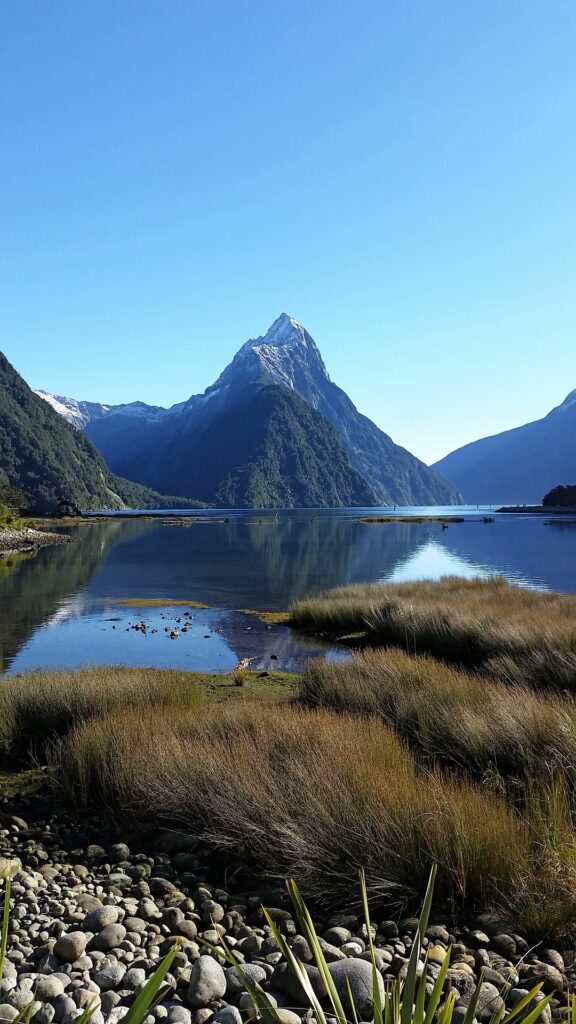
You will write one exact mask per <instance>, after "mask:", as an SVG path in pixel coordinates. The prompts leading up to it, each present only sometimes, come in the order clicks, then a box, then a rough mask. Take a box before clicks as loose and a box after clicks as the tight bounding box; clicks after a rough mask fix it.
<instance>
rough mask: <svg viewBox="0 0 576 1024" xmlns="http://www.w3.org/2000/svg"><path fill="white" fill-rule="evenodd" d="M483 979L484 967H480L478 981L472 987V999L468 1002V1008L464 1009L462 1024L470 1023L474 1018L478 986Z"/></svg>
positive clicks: (478, 993)
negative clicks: (473, 987)
mask: <svg viewBox="0 0 576 1024" xmlns="http://www.w3.org/2000/svg"><path fill="white" fill-rule="evenodd" d="M483 981H484V968H482V970H481V971H480V977H479V978H478V983H477V985H476V988H475V989H474V993H473V995H472V999H471V1000H470V1002H469V1004H468V1009H467V1010H466V1014H465V1016H464V1021H463V1024H472V1022H473V1020H474V1015H475V1013H476V1007H477V1005H478V999H479V998H480V986H481V985H482V982H483Z"/></svg>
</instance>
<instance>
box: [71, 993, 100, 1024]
mask: <svg viewBox="0 0 576 1024" xmlns="http://www.w3.org/2000/svg"><path fill="white" fill-rule="evenodd" d="M97 1006H98V1000H97V999H93V1000H92V1002H90V1003H88V1006H87V1007H86V1009H85V1010H84V1013H83V1014H82V1016H81V1017H78V1018H77V1019H76V1020H75V1021H74V1024H88V1021H89V1020H90V1018H91V1017H92V1016H93V1015H94V1014H95V1013H96V1007H97Z"/></svg>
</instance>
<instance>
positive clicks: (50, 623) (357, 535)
mask: <svg viewBox="0 0 576 1024" xmlns="http://www.w3.org/2000/svg"><path fill="white" fill-rule="evenodd" d="M452 511H453V510H452ZM76 535H77V538H78V539H77V542H76V543H75V544H73V545H66V546H63V547H55V548H45V549H43V550H42V551H40V552H39V554H38V555H37V556H36V557H34V558H32V559H22V560H15V561H14V562H12V564H11V565H7V564H6V565H4V566H3V565H2V563H1V562H0V656H1V658H2V665H3V667H4V668H7V667H8V666H11V668H12V670H17V669H18V670H21V669H22V668H24V667H25V668H27V669H28V668H33V667H38V666H40V665H62V666H64V665H66V666H70V665H73V664H79V663H83V664H87V663H99V662H106V663H114V662H120V661H125V663H128V664H143V663H144V664H178V665H180V664H186V666H187V667H195V668H202V669H203V670H209V669H211V668H214V669H221V670H223V669H225V668H229V667H231V665H232V664H235V663H236V661H237V660H238V659H239V658H240V657H247V656H248V657H252V656H253V657H254V658H256V659H258V658H260V661H258V667H262V666H264V667H265V665H266V658H267V657H268V659H269V655H270V654H271V653H272V646H274V645H276V647H279V648H280V647H281V650H279V651H278V658H279V664H280V665H281V667H288V666H289V665H290V666H293V667H294V666H295V665H297V664H299V663H301V659H302V657H304V656H305V654H306V651H303V650H302V649H301V648H299V649H296V647H295V646H294V645H295V644H297V643H298V641H295V640H294V638H292V637H291V635H290V634H289V633H288V631H286V630H280V631H278V632H273V635H272V636H271V635H270V631H269V630H268V631H266V627H265V625H264V624H262V623H259V620H254V619H252V620H251V622H249V623H248V624H247V622H246V621H245V618H244V617H240V618H239V617H238V616H237V615H236V614H235V613H234V614H233V612H232V610H233V609H242V608H258V609H269V610H283V609H285V608H287V607H288V605H289V604H290V602H291V601H293V600H294V599H296V598H298V597H300V596H303V595H305V594H308V593H311V592H314V591H318V590H322V589H325V588H327V587H332V586H337V585H340V584H345V583H351V582H356V581H363V580H379V579H380V580H386V579H393V580H401V579H415V578H420V577H428V578H438V577H439V576H442V575H446V574H447V573H456V574H458V575H465V576H473V575H483V576H486V575H491V574H493V573H495V572H498V573H502V574H504V575H506V576H507V577H508V578H510V579H512V580H514V581H515V582H519V583H522V584H525V585H530V586H538V587H546V588H550V589H557V590H563V591H569V592H576V529H574V528H573V527H572V528H569V527H568V526H565V525H564V521H562V522H559V521H554V520H553V521H551V525H547V521H546V520H541V519H533V518H532V519H530V518H522V517H519V516H497V517H496V521H495V522H494V523H490V524H484V523H483V522H482V517H481V513H480V516H479V515H478V513H477V512H475V514H474V515H473V516H472V517H470V518H469V519H468V521H466V522H464V523H461V524H451V525H450V526H449V527H448V528H447V529H444V530H443V529H442V528H441V526H440V525H439V524H438V523H415V522H411V521H410V520H407V521H404V522H401V523H394V524H377V525H370V526H369V525H366V524H364V523H361V522H360V521H359V520H358V514H357V513H356V514H355V515H352V514H351V512H350V511H349V510H343V512H342V513H326V512H324V513H320V514H315V513H308V512H304V513H303V512H292V513H290V514H286V515H280V516H278V517H275V516H270V515H269V516H266V515H263V516H262V517H261V518H260V517H258V518H256V517H255V516H254V514H253V513H252V514H242V515H237V516H235V517H231V518H230V520H229V521H228V522H223V521H221V520H220V521H216V520H214V521H208V522H205V523H201V524H196V525H192V526H175V525H171V526H165V525H163V524H162V522H161V521H158V520H156V521H147V520H134V519H132V520H127V521H122V522H119V521H111V522H108V523H98V524H94V525H90V526H84V527H80V528H78V529H77V530H76ZM122 598H156V599H171V600H182V601H183V602H186V601H202V602H205V603H206V604H209V605H213V606H216V607H217V608H218V609H220V611H219V612H216V611H213V612H210V613H205V615H206V617H205V619H204V620H203V619H202V616H200V615H199V616H197V617H196V618H197V622H198V624H199V628H204V629H205V634H206V635H208V636H210V640H208V639H206V640H205V639H204V636H205V634H204V633H203V634H202V635H201V636H198V637H197V638H194V640H193V643H190V644H188V643H187V644H180V641H178V642H177V643H175V644H171V643H169V642H168V641H167V642H166V643H162V644H160V643H158V644H156V645H153V644H148V646H147V647H146V646H143V644H138V643H134V642H133V641H132V639H130V640H128V639H123V640H122V641H120V640H119V639H118V634H119V632H120V631H119V630H118V629H117V630H115V631H114V632H115V633H116V634H117V635H116V636H115V637H114V638H113V637H112V635H111V634H112V630H111V627H110V626H109V625H108V624H106V622H105V621H104V620H105V616H106V614H108V615H109V614H110V608H111V607H112V606H113V604H114V601H118V600H120V599H122ZM122 614H123V615H124V614H126V615H128V613H127V612H126V611H125V610H124V611H123V612H122ZM135 614H136V613H134V614H133V617H134V616H135ZM257 622H258V623H259V624H258V625H256V623H257ZM202 623H203V625H202ZM125 628H126V627H125V626H124V629H125ZM109 634H110V635H109ZM123 637H125V638H128V637H129V634H127V633H123ZM138 639H140V638H138ZM147 639H150V637H148V638H147ZM187 639H191V638H190V637H188V638H187ZM113 640H114V642H112V641H113ZM212 640H214V643H212ZM143 643H144V644H146V643H147V640H145V641H144V642H143ZM179 644H180V646H178V645H179ZM19 652H20V653H19ZM142 659H144V661H143V660H142ZM146 659H150V660H148V661H147V660H146ZM298 659H300V662H299V661H298Z"/></svg>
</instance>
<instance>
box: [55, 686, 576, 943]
mask: <svg viewBox="0 0 576 1024" xmlns="http://www.w3.org/2000/svg"><path fill="white" fill-rule="evenodd" d="M143 737H144V738H145V740H144V742H143ZM52 779H53V784H54V786H55V787H56V790H57V792H58V793H59V794H60V795H61V796H62V797H63V798H65V799H67V800H68V801H70V802H71V803H72V804H73V805H74V806H75V807H78V806H79V807H85V808H87V809H88V808H89V809H90V810H91V811H92V810H93V809H94V807H98V806H100V807H104V808H107V809H108V810H109V811H113V812H114V813H115V814H116V815H117V816H119V817H127V818H129V819H130V820H131V821H132V822H133V823H138V822H139V821H140V822H146V821H149V820H150V819H152V820H154V821H156V822H158V823H161V824H164V825H166V826H169V827H178V828H183V829H190V830H192V831H193V832H194V833H195V834H197V835H199V836H201V837H202V838H203V839H204V841H206V842H207V843H208V844H209V845H210V846H211V848H212V849H214V850H217V851H227V852H228V853H231V854H233V856H234V857H235V859H236V858H237V859H238V860H240V861H241V862H244V863H245V864H249V865H250V866H251V868H252V870H254V871H255V872H258V873H259V874H260V875H264V876H268V877H269V878H272V879H275V880H279V879H281V878H284V877H286V876H287V875H290V876H295V877H298V878H299V879H300V880H301V882H302V886H303V888H304V890H305V891H306V893H307V894H308V895H309V896H312V897H313V898H314V899H315V900H316V901H317V902H319V903H321V904H326V905H332V906H338V907H339V908H340V909H341V908H342V907H344V906H346V905H347V904H350V900H351V893H352V892H353V891H354V883H355V878H356V876H357V872H358V869H359V868H360V867H362V866H364V867H365V869H366V876H367V880H368V884H369V887H370V891H371V893H372V894H373V896H374V899H375V901H376V902H379V903H380V904H381V905H386V906H388V907H390V906H391V905H396V906H398V905H400V904H403V903H404V902H406V901H408V902H413V901H414V900H416V899H419V898H421V896H422V893H423V892H424V890H425V887H426V881H427V865H428V864H430V863H431V862H436V863H438V865H439V868H438V883H437V892H438V897H439V899H441V900H442V902H443V904H444V905H449V906H452V907H453V909H454V911H455V912H457V911H458V909H459V908H460V909H461V908H462V907H464V906H466V907H468V908H470V907H480V906H482V907H485V906H487V905H494V904H498V905H502V906H503V907H504V908H505V909H508V910H509V909H510V908H511V907H513V906H514V907H515V906H516V903H517V900H516V894H517V893H518V892H519V891H522V892H523V893H525V894H526V899H525V901H524V903H523V910H524V911H527V910H528V909H529V910H530V912H531V913H532V917H533V919H534V920H535V919H536V916H537V908H538V906H539V905H540V903H541V902H542V900H543V899H544V898H546V897H547V896H548V895H551V896H553V897H554V899H553V901H551V904H550V905H551V906H552V905H554V906H556V908H557V914H558V915H559V916H560V918H561V922H562V923H563V922H564V921H565V920H566V918H567V917H568V916H571V917H572V918H573V917H574V916H575V915H576V903H575V896H574V893H575V891H576V888H575V886H574V875H573V873H572V870H571V867H572V865H571V862H570V864H569V865H568V866H567V867H565V866H564V864H562V865H561V866H560V867H558V865H556V872H555V873H552V872H549V871H548V862H547V861H546V858H545V855H544V853H543V852H542V849H541V847H542V843H543V842H544V837H543V836H540V835H536V833H535V831H534V826H533V825H532V824H530V823H528V822H527V821H526V820H525V819H524V818H522V817H521V816H520V815H518V814H517V813H516V812H515V811H514V810H513V809H511V808H510V807H508V806H507V804H506V802H505V801H504V800H503V799H502V798H501V797H500V796H498V795H497V794H493V793H491V792H489V791H486V790H484V789H482V788H481V787H478V786H475V785H473V784H471V783H468V782H466V781H462V780H457V779H456V778H454V777H452V776H448V775H446V774H443V773H442V772H440V771H439V770H438V769H437V768H431V769H429V770H427V771H426V772H422V771H420V770H419V769H418V766H417V765H416V763H415V761H414V759H413V757H412V756H411V754H410V752H409V751H408V749H407V748H406V747H405V746H404V745H403V744H402V742H401V741H400V740H399V739H398V738H397V736H396V735H395V734H394V732H393V731H392V730H391V729H390V728H388V727H386V726H385V725H384V724H382V723H381V722H379V721H377V720H375V719H355V718H353V717H350V716H339V715H335V714H333V713H330V712H327V711H320V712H309V711H305V710H300V709H297V708H292V707H289V706H286V707H285V708H284V709H283V711H282V714H281V715H279V714H278V708H277V707H274V706H271V707H269V706H264V705H263V706H261V707H260V708H259V710H258V715H257V716H255V715H254V714H253V709H250V707H249V706H246V705H242V704H239V705H238V706H236V707H234V706H228V707H226V708H222V707H221V706H220V707H219V708H218V713H216V709H215V708H213V707H212V708H211V707H208V706H207V707H204V708H201V709H199V710H198V711H197V712H195V713H183V714H181V715H179V716H178V717H177V718H175V717H174V716H173V715H170V713H169V710H168V709H166V710H165V711H164V712H162V713H155V714H154V716H153V717H152V716H151V715H150V713H149V712H146V711H138V712H135V711H124V712H122V713H117V714H114V715H113V716H109V717H108V718H102V719H99V720H95V721H91V722H90V723H89V724H88V725H80V726H78V727H77V728H75V729H73V730H72V732H71V733H70V734H69V735H68V736H67V737H66V738H65V739H64V740H62V741H61V742H60V743H59V745H58V747H57V749H56V751H55V752H54V756H53V759H52ZM536 848H537V849H538V859H537V860H536V858H535V850H536ZM529 893H532V903H531V904H529V905H528V894H529ZM558 924H559V921H558V920H556V921H555V926H558Z"/></svg>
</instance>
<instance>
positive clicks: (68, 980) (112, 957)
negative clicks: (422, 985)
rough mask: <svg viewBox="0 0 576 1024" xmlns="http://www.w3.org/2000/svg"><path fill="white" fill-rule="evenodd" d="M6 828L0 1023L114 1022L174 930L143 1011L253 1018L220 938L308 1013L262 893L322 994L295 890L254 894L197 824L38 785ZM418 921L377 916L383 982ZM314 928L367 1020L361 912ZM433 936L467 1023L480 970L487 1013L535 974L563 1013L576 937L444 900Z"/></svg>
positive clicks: (251, 972) (294, 1017)
mask: <svg viewBox="0 0 576 1024" xmlns="http://www.w3.org/2000/svg"><path fill="white" fill-rule="evenodd" d="M0 826H1V827H0V855H1V856H2V857H4V858H7V859H14V858H16V859H17V861H18V862H19V864H18V865H17V867H18V870H17V873H16V874H15V877H14V879H13V883H12V896H13V907H12V910H11V925H10V936H9V944H8V953H7V960H6V962H5V967H4V976H3V978H2V981H1V983H0V988H1V1005H0V1021H6V1022H10V1021H12V1020H14V1019H15V1018H16V1016H17V1015H18V1013H19V1012H20V1011H21V1010H22V1008H23V1007H28V1006H30V1004H32V1018H31V1019H32V1021H33V1022H34V1024H52V1022H53V1021H54V1022H56V1024H73V1022H74V1021H75V1020H76V1019H78V1018H79V1017H80V1016H81V1015H82V1013H83V1011H84V1010H85V1008H86V1007H87V1006H88V1005H90V1004H93V1003H95V1005H96V1007H97V1008H96V1010H95V1012H94V1015H93V1017H92V1020H93V1021H94V1022H95V1024H104V1022H111V1024H116V1022H118V1021H120V1020H121V1019H122V1018H123V1017H124V1016H126V1014H127V1013H128V1010H129V1007H130V1005H131V1003H132V1002H133V1000H134V998H135V996H136V995H137V993H138V992H140V991H141V990H142V988H143V986H144V984H145V983H146V981H147V979H148V978H149V977H150V976H151V975H152V973H153V972H154V971H155V969H156V968H157V967H158V965H159V963H160V961H161V959H162V958H163V956H164V955H165V954H166V953H167V952H168V951H169V950H170V949H171V948H172V947H173V946H174V944H175V943H176V944H177V945H178V946H179V950H178V952H177V954H176V957H175V960H174V962H173V965H172V969H171V971H170V973H169V974H168V975H167V977H166V979H165V983H164V985H163V988H162V989H161V991H160V993H159V997H158V1000H157V1004H156V1005H155V1006H154V1008H153V1009H152V1011H151V1012H150V1014H149V1016H148V1018H147V1024H155V1022H163V1021H166V1024H208V1022H209V1021H213V1022H214V1024H241V1021H243V1020H244V1021H245V1020H250V1019H252V1018H253V1017H254V1016H255V1011H254V1006H253V1004H252V1000H251V997H250V996H249V995H248V994H247V992H246V991H245V989H244V985H243V983H242V980H241V978H240V976H239V974H238V972H237V971H236V970H235V969H234V968H233V967H231V966H228V965H227V963H226V961H225V959H224V957H223V956H219V955H218V954H217V952H216V951H215V950H214V948H213V947H216V949H218V947H219V946H220V943H221V941H222V938H224V939H225V942H226V944H227V946H228V947H229V948H230V949H232V950H233V952H234V955H235V956H236V958H237V960H238V962H239V963H240V964H241V965H242V970H243V971H244V972H245V973H246V974H247V976H248V977H249V978H250V979H251V980H252V981H253V982H259V983H260V984H261V985H262V987H263V988H264V990H265V991H266V992H267V993H268V996H269V998H270V999H271V1001H272V1002H273V1004H275V1005H276V1006H277V1007H278V1011H279V1014H280V1017H281V1019H282V1021H283V1022H284V1024H298V1022H299V1021H300V1020H303V1019H306V1020H311V1019H312V1018H313V1013H312V1011H311V1010H310V1009H309V1002H308V1000H307V998H306V996H305V994H304V992H303V990H302V988H301V985H300V983H299V982H298V981H297V980H296V978H295V976H294V975H293V973H292V970H291V968H290V967H289V965H288V964H287V963H286V962H285V959H284V957H283V955H282V953H281V952H280V950H279V949H278V946H277V944H276V941H275V939H274V937H273V935H272V932H271V929H270V927H269V926H267V925H266V924H265V921H264V917H263V913H262V909H261V902H260V897H261V896H262V897H264V898H265V901H266V906H267V907H268V909H269V913H270V915H271V917H272V919H273V920H274V921H275V922H276V924H277V925H278V926H279V928H280V931H281V932H282V933H283V935H284V936H285V937H286V938H287V940H288V943H289V945H290V946H291V947H292V950H293V952H294V953H295V954H296V955H297V956H298V958H299V959H300V960H301V961H302V962H303V963H304V964H306V965H307V966H306V971H307V973H308V975H309V977H310V980H311V982H312V985H313V987H314V990H315V992H316V993H317V995H318V997H319V998H320V999H321V1000H323V999H324V997H325V988H324V985H323V982H322V980H321V978H320V975H319V972H318V970H317V969H316V968H315V967H314V966H313V965H312V963H311V961H312V959H313V957H312V953H311V950H310V948H309V946H308V943H307V941H306V939H305V938H304V936H303V935H302V934H300V927H299V925H298V922H297V920H296V919H295V916H294V915H293V914H292V911H291V907H290V904H289V901H288V898H287V895H286V893H284V892H283V891H278V892H274V891H273V890H270V889H267V890H266V891H265V892H260V893H259V892H257V891H256V890H255V888H254V885H253V883H252V882H250V883H248V881H247V878H246V875H243V874H242V873H241V872H240V871H239V868H240V865H239V864H235V863H234V862H233V859H231V861H230V863H229V865H228V870H224V869H223V865H222V862H221V860H220V859H218V860H217V861H216V862H215V861H214V859H213V858H211V857H210V856H209V855H208V853H207V850H206V849H204V848H203V847H202V846H201V845H200V844H199V843H198V842H197V840H196V839H195V837H194V836H193V835H187V834H185V833H177V832H168V831H158V832H151V833H148V834H146V835H141V836H140V837H138V836H137V835H134V834H130V835H124V838H123V837H122V836H121V835H120V834H119V833H118V831H117V830H115V829H113V828H111V827H108V826H106V824H105V823H104V824H102V823H98V822H94V821H92V822H91V823H90V824H86V823H84V822H82V821H77V820H74V818H73V817H71V816H70V815H69V814H68V813H66V812H64V811H62V810H61V809H59V808H58V807H57V806H55V805H54V804H53V803H52V801H51V800H49V799H48V798H44V797H43V796H38V795H32V796H28V797H18V798H16V799H14V798H5V799H4V800H3V801H2V803H1V804H0ZM216 864H217V866H216ZM0 866H1V865H0ZM417 925H418V921H417V919H416V918H413V917H407V918H402V917H401V918H400V919H399V920H392V919H387V918H386V917H385V916H383V915H381V914H376V916H375V920H374V921H373V922H372V932H373V938H374V941H375V946H376V954H375V959H376V964H377V967H378V970H379V971H380V974H381V976H382V983H383V985H384V983H385V982H386V980H388V979H392V978H397V977H400V978H402V977H405V975H406V971H407V961H408V957H409V954H410V949H411V946H412V941H413V939H414V935H415V932H416V929H417ZM316 927H317V932H318V935H319V936H321V946H322V949H323V952H324V955H325V958H326V960H327V962H328V963H329V970H330V974H331V975H332V977H333V979H334V981H335V984H336V986H337V989H338V991H339V992H340V995H341V997H342V998H343V999H345V998H346V993H347V981H346V979H348V981H349V983H350V986H351V989H352V994H353V996H354V997H355V1002H356V1006H357V1008H358V1010H359V1012H360V1014H361V1016H362V1019H363V1020H366V1021H369V1020H370V1019H371V1018H372V1015H373V1005H372V974H371V966H370V962H369V961H370V953H369V951H368V949H367V938H368V936H367V931H366V925H365V923H363V920H362V917H361V916H355V915H354V914H350V913H342V914H337V913H336V914H333V915H332V916H331V917H330V918H327V919H325V920H321V919H319V918H317V919H316ZM423 945H424V950H423V956H424V954H425V955H426V958H427V959H426V966H425V965H424V961H423V959H422V961H421V966H420V968H419V973H421V972H422V971H424V970H426V972H427V976H428V979H429V987H431V985H432V983H433V981H434V979H435V978H436V977H437V975H438V972H439V970H440V968H441V965H442V964H443V963H444V960H445V958H446V957H447V956H450V967H449V970H448V974H447V986H448V989H449V990H452V991H453V992H454V993H455V997H456V1008H455V1016H454V1018H453V1019H454V1020H455V1021H457V1022H460V1021H462V1020H463V1017H464V1015H465V1012H466V1007H467V1006H468V1004H469V1003H470V1000H471V998H472V994H473V992H474V988H475V985H476V982H477V980H478V979H479V977H480V973H481V972H482V977H483V981H482V985H481V989H480V999H479V1002H478V1005H477V1008H476V1014H475V1018H476V1019H477V1020H478V1021H479V1022H488V1021H489V1020H490V1019H491V1018H492V1016H493V1014H494V1012H495V1011H496V1010H497V1009H498V1008H499V1007H501V1006H502V1005H504V1004H505V1005H506V1007H507V1008H512V1007H513V1006H514V1005H515V1004H517V1003H518V1001H519V1000H520V999H521V998H522V997H523V996H524V995H525V994H526V993H527V991H528V990H529V989H530V988H531V986H532V985H534V984H535V983H536V982H542V993H551V994H553V998H552V1001H551V1003H550V1006H549V1007H547V1008H546V1009H545V1010H544V1014H543V1018H542V1019H543V1020H544V1021H546V1020H551V1019H552V1018H555V1019H556V1018H557V1019H559V1018H560V1016H561V1013H562V1010H563V1009H564V1006H565V999H566V996H565V991H566V989H567V988H568V987H573V985H574V983H575V981H576V972H575V958H576V949H575V943H574V941H573V940H564V941H556V942H555V943H553V944H548V943H547V942H546V941H541V942H537V943H530V942H529V941H528V939H527V938H526V937H525V936H523V935H520V934H518V933H517V932H515V931H511V930H510V929H507V928H506V926H505V925H503V923H502V921H501V920H499V919H498V918H497V917H496V916H493V915H490V914H483V915H480V916H479V917H477V918H472V919H471V920H469V921H468V922H467V925H466V926H463V925H462V924H461V923H460V924H458V925H457V924H456V923H455V922H454V921H451V920H450V918H449V917H448V916H446V915H444V916H443V915H441V914H440V915H438V914H437V915H436V916H433V917H432V919H431V923H430V924H429V926H428V929H427V931H426V935H425V938H424V942H423ZM449 947H451V951H450V952H449V951H448V950H449ZM220 948H221V946H220ZM540 998H543V995H542V994H541V995H540Z"/></svg>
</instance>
